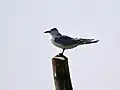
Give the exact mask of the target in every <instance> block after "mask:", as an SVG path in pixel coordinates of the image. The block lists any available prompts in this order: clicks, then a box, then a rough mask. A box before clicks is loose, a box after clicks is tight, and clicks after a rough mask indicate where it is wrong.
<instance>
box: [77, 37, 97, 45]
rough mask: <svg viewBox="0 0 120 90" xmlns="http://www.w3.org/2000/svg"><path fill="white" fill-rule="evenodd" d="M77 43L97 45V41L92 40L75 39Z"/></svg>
mask: <svg viewBox="0 0 120 90" xmlns="http://www.w3.org/2000/svg"><path fill="white" fill-rule="evenodd" d="M76 41H77V42H79V44H91V43H97V42H98V41H99V40H94V39H83V38H80V39H77V40H76Z"/></svg>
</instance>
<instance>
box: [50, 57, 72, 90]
mask: <svg viewBox="0 0 120 90" xmlns="http://www.w3.org/2000/svg"><path fill="white" fill-rule="evenodd" d="M52 66H53V76H54V82H55V88H56V90H73V88H72V83H71V79H70V73H69V66H68V58H67V57H65V56H64V55H56V56H55V57H53V58H52Z"/></svg>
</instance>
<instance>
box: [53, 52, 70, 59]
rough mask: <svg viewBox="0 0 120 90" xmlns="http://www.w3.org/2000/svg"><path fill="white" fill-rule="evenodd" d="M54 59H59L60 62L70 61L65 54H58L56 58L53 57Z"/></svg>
mask: <svg viewBox="0 0 120 90" xmlns="http://www.w3.org/2000/svg"><path fill="white" fill-rule="evenodd" d="M53 59H58V60H68V58H67V57H66V56H64V55H63V54H61V53H60V54H58V55H56V56H55V57H53Z"/></svg>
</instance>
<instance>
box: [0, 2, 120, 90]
mask: <svg viewBox="0 0 120 90" xmlns="http://www.w3.org/2000/svg"><path fill="white" fill-rule="evenodd" d="M119 3H120V1H119V0H97V1H96V0H81V1H80V0H74V1H73V0H60V1H55V0H49V1H48V0H44V1H42V0H20V1H17V0H2V1H0V41H1V44H0V90H53V89H54V82H53V76H52V62H51V58H52V57H54V56H55V55H56V54H58V53H59V52H61V49H59V48H57V47H55V46H53V45H52V44H51V42H50V38H51V37H50V35H45V34H44V31H46V30H50V29H51V28H53V27H56V28H58V29H59V31H60V32H61V33H63V34H65V35H70V36H72V37H84V38H95V39H99V40H100V42H99V43H98V44H92V45H85V46H79V47H76V48H75V49H72V50H67V51H65V55H66V56H67V57H68V58H69V65H70V73H71V78H72V83H73V87H74V89H75V90H120V87H119V83H120V77H119V76H120V71H119V68H120V65H119V63H120V61H119V60H120V56H119V53H120V48H119V46H120V41H119V38H120V36H119V33H120V10H119V9H120V5H119Z"/></svg>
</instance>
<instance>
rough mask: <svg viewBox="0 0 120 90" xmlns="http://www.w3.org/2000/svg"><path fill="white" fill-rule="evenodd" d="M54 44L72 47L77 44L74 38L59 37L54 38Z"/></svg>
mask: <svg viewBox="0 0 120 90" xmlns="http://www.w3.org/2000/svg"><path fill="white" fill-rule="evenodd" d="M55 42H56V43H59V44H63V45H73V44H76V43H78V42H77V41H76V40H75V39H74V38H71V37H68V36H61V37H57V38H55Z"/></svg>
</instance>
